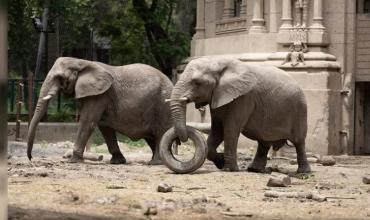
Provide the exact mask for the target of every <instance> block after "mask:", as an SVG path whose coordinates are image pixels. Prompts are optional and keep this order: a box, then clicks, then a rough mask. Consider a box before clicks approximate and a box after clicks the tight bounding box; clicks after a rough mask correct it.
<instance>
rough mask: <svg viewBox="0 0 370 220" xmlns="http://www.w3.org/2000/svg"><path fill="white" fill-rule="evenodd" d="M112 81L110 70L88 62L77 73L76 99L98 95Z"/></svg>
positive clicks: (109, 85)
mask: <svg viewBox="0 0 370 220" xmlns="http://www.w3.org/2000/svg"><path fill="white" fill-rule="evenodd" d="M112 82H113V77H112V75H111V74H110V72H108V71H107V70H106V69H104V68H103V67H101V66H99V65H97V64H88V65H86V66H85V67H84V68H83V69H82V71H80V72H79V73H78V78H77V82H76V85H75V91H76V99H79V98H84V97H87V96H94V95H100V94H102V93H104V92H105V91H107V90H108V89H109V88H110V87H111V86H112Z"/></svg>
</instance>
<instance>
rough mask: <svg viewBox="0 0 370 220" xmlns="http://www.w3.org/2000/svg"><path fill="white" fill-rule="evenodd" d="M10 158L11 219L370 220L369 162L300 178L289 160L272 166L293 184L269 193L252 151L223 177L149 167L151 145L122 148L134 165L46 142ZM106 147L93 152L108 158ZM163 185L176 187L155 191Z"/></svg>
mask: <svg viewBox="0 0 370 220" xmlns="http://www.w3.org/2000/svg"><path fill="white" fill-rule="evenodd" d="M11 145H12V146H11V154H12V157H11V158H10V159H9V160H8V176H9V180H8V184H9V185H8V203H9V219H39V220H42V219H176V220H182V219H370V185H366V184H364V183H363V182H362V177H363V176H364V175H365V174H370V156H368V157H352V156H338V157H335V159H336V164H335V165H334V166H322V165H321V164H318V163H314V164H312V165H311V168H312V170H313V173H312V174H311V175H307V176H296V175H295V176H294V171H295V170H296V168H297V167H296V165H290V164H289V161H288V160H286V159H284V158H280V159H279V158H277V159H271V160H269V162H268V166H278V167H285V170H288V172H289V173H290V175H293V176H292V178H291V181H292V184H291V185H290V186H289V187H285V188H284V187H279V188H276V187H275V188H273V189H272V188H271V187H267V186H266V183H267V182H268V179H269V178H270V176H271V175H270V174H256V173H250V172H246V168H247V166H248V164H249V163H250V162H251V155H252V154H253V152H252V151H251V150H250V149H244V150H243V149H242V150H240V152H239V168H240V169H241V170H240V172H232V173H231V172H222V171H220V170H218V169H217V168H216V167H215V166H214V165H213V164H212V163H210V162H209V161H206V163H205V164H204V165H203V166H202V168H201V169H199V170H197V171H196V172H195V173H192V174H185V175H179V174H174V173H173V172H172V171H170V170H169V169H168V168H167V167H165V166H148V165H146V163H147V162H148V161H149V159H150V157H151V153H150V151H149V148H148V147H143V148H133V147H128V146H127V145H124V144H121V148H122V151H123V152H124V155H125V157H126V159H127V160H128V164H125V165H110V164H109V163H108V160H109V158H110V156H109V155H108V154H105V155H104V160H103V161H101V162H91V161H86V162H85V163H82V164H70V163H66V160H65V159H63V158H62V155H63V153H64V152H65V151H66V150H67V149H68V148H70V147H71V143H60V144H46V143H44V144H41V145H36V146H35V149H34V154H33V155H34V159H33V160H32V163H30V162H29V161H28V159H27V158H26V156H25V155H26V153H25V145H24V144H14V143H13V144H11ZM104 149H106V147H105V146H100V147H98V148H93V151H96V152H103V153H104ZM160 183H166V184H168V185H170V186H172V189H173V191H172V192H168V193H161V192H157V187H158V185H159V184H160ZM269 190H275V191H284V192H315V193H318V194H320V195H322V196H326V197H328V198H327V201H323V202H318V201H315V200H312V199H307V198H284V197H283V198H269V197H265V196H264V193H265V192H266V191H269Z"/></svg>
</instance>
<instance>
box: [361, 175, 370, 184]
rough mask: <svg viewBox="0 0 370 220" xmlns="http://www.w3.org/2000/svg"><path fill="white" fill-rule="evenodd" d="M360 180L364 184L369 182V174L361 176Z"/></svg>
mask: <svg viewBox="0 0 370 220" xmlns="http://www.w3.org/2000/svg"><path fill="white" fill-rule="evenodd" d="M362 182H363V183H365V184H370V176H364V177H363V178H362Z"/></svg>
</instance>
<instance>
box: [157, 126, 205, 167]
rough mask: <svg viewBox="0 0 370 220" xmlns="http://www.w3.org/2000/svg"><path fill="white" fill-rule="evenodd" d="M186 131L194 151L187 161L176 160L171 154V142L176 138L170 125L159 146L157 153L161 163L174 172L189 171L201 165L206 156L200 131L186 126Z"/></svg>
mask: <svg viewBox="0 0 370 220" xmlns="http://www.w3.org/2000/svg"><path fill="white" fill-rule="evenodd" d="M186 129H187V131H188V136H189V138H190V139H191V140H192V141H193V142H194V144H195V153H194V157H193V158H192V159H191V160H189V161H185V162H184V161H179V160H177V159H176V158H175V157H174V155H173V154H172V150H171V147H172V143H173V142H174V141H175V139H176V138H177V135H176V134H175V129H174V128H173V127H172V128H170V129H169V130H168V131H167V132H166V133H165V134H164V135H163V137H162V140H161V143H160V147H159V154H160V156H161V159H162V161H163V163H164V164H165V165H166V166H167V167H168V168H169V169H170V170H172V171H174V172H176V173H181V174H184V173H191V172H194V171H195V170H197V169H198V168H199V167H201V166H202V165H203V163H204V161H205V160H206V158H207V153H208V147H207V143H206V141H205V138H204V137H203V135H202V133H200V132H199V131H198V130H197V129H195V128H193V127H190V126H186Z"/></svg>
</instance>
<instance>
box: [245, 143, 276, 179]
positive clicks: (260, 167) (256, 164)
mask: <svg viewBox="0 0 370 220" xmlns="http://www.w3.org/2000/svg"><path fill="white" fill-rule="evenodd" d="M270 147H271V145H270V144H268V143H263V142H261V141H258V147H257V152H256V155H254V159H253V161H252V163H251V164H250V165H249V166H248V168H247V170H248V171H249V172H255V173H264V172H265V167H266V164H267V153H268V152H269V150H270Z"/></svg>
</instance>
